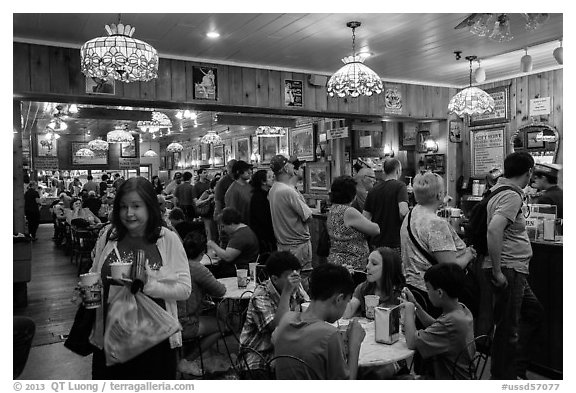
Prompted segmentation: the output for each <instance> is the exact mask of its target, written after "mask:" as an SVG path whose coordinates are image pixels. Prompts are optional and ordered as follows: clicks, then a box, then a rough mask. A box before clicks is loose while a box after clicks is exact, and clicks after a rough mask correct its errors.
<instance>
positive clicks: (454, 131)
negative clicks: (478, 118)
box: [448, 120, 463, 143]
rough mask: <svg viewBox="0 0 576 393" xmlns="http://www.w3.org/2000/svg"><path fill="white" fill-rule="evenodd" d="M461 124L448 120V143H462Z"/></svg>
mask: <svg viewBox="0 0 576 393" xmlns="http://www.w3.org/2000/svg"><path fill="white" fill-rule="evenodd" d="M462 126H463V124H462V122H461V121H458V120H450V122H449V124H448V128H449V130H448V131H449V139H450V142H454V143H459V142H462Z"/></svg>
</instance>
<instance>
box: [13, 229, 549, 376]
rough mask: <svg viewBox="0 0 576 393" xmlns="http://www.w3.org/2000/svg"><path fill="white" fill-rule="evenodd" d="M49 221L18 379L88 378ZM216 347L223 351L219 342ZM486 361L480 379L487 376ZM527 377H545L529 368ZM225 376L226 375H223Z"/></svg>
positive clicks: (87, 360) (41, 237)
mask: <svg viewBox="0 0 576 393" xmlns="http://www.w3.org/2000/svg"><path fill="white" fill-rule="evenodd" d="M52 232H53V226H52V224H42V225H40V228H39V229H38V233H37V238H38V240H37V241H36V242H34V243H32V280H31V281H30V282H29V283H28V306H27V307H23V308H14V315H25V316H28V317H30V318H32V319H33V320H34V322H35V323H36V334H35V336H34V340H33V341H32V349H31V350H30V355H29V357H28V362H27V364H26V367H25V368H24V371H23V373H22V374H21V375H20V377H19V378H18V379H21V380H89V379H91V364H92V357H91V356H86V357H81V356H79V355H76V354H74V353H73V352H71V351H69V350H68V349H66V348H65V347H64V345H63V342H64V337H63V335H66V334H67V333H68V332H69V330H70V327H71V326H72V321H73V320H74V314H75V312H76V307H77V306H76V305H75V304H74V303H72V301H71V299H72V297H73V295H74V290H73V288H74V287H75V285H76V282H77V276H76V266H75V265H73V264H71V263H70V257H69V256H66V255H64V251H63V250H62V249H59V248H57V247H56V246H55V245H54V242H53V241H52ZM218 350H219V351H220V352H224V345H222V343H220V345H219V348H218ZM488 369H489V365H488V366H487V368H486V371H485V372H484V375H483V376H482V379H487V378H489V372H488ZM527 376H528V378H529V379H547V378H545V377H543V376H541V375H538V374H535V373H532V372H528V374H527ZM223 378H225V376H224V377H223Z"/></svg>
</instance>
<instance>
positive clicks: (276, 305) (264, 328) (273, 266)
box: [240, 251, 309, 379]
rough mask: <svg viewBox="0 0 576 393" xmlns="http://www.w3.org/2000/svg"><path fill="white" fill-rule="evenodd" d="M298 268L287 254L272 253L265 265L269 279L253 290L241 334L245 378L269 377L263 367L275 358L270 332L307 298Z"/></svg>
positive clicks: (283, 252) (241, 352)
mask: <svg viewBox="0 0 576 393" xmlns="http://www.w3.org/2000/svg"><path fill="white" fill-rule="evenodd" d="M300 268H301V267H300V262H299V261H298V259H297V258H296V257H295V256H294V255H293V254H291V253H290V252H288V251H277V252H273V253H272V254H270V257H269V258H268V261H267V262H266V271H267V273H268V275H269V277H270V278H269V279H268V280H266V281H265V282H263V283H262V284H260V285H258V286H257V287H256V289H255V290H254V295H252V298H251V299H250V304H249V305H248V311H247V314H246V322H245V323H244V327H243V328H242V333H241V334H240V354H241V356H240V359H242V355H243V359H244V360H245V362H244V361H243V360H241V361H240V364H241V367H243V368H246V366H248V367H249V369H250V370H244V375H245V376H246V377H247V378H248V377H249V378H250V379H266V378H267V377H268V373H267V371H266V365H265V364H266V361H267V360H269V359H271V358H272V356H273V355H274V347H273V346H272V342H271V339H272V332H273V331H274V329H275V328H276V326H278V322H280V319H282V316H283V315H284V314H285V313H286V312H288V311H297V310H299V308H300V304H301V303H303V302H304V301H308V299H309V297H308V295H307V294H306V292H304V290H303V289H302V286H301V284H300ZM246 348H250V349H246ZM254 351H257V352H258V353H259V354H261V355H262V356H259V355H258V353H255V352H254Z"/></svg>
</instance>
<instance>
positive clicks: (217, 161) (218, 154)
mask: <svg viewBox="0 0 576 393" xmlns="http://www.w3.org/2000/svg"><path fill="white" fill-rule="evenodd" d="M214 166H224V145H218V146H214Z"/></svg>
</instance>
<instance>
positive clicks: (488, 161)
mask: <svg viewBox="0 0 576 393" xmlns="http://www.w3.org/2000/svg"><path fill="white" fill-rule="evenodd" d="M505 131H506V127H505V126H501V127H497V128H490V129H485V130H472V132H471V137H470V142H471V149H470V152H471V155H472V157H471V162H472V174H473V176H484V175H486V174H487V173H488V172H489V171H490V170H492V169H493V168H499V169H500V170H502V171H503V170H504V156H505V150H506V147H505V144H504V135H505V134H506V132H505Z"/></svg>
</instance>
